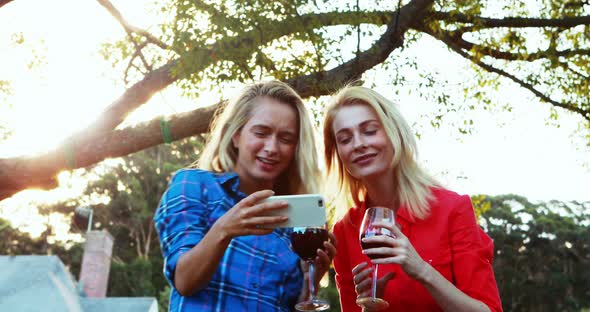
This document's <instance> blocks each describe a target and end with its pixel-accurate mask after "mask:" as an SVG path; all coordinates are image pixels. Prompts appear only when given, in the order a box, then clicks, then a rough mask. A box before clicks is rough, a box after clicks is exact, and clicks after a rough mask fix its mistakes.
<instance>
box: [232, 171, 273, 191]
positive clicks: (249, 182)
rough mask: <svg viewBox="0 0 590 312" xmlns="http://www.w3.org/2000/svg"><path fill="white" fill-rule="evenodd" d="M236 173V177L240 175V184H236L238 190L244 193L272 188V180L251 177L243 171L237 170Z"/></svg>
mask: <svg viewBox="0 0 590 312" xmlns="http://www.w3.org/2000/svg"><path fill="white" fill-rule="evenodd" d="M236 173H237V174H238V177H240V185H238V190H240V191H241V192H243V193H244V194H248V195H250V194H252V193H254V192H257V191H262V190H272V189H273V183H272V181H266V180H257V179H253V178H252V177H250V176H248V175H247V174H244V173H243V172H239V171H237V170H236Z"/></svg>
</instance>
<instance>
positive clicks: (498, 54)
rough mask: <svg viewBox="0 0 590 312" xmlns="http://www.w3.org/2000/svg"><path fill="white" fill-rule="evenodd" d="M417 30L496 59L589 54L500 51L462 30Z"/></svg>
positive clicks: (585, 51)
mask: <svg viewBox="0 0 590 312" xmlns="http://www.w3.org/2000/svg"><path fill="white" fill-rule="evenodd" d="M417 30H420V31H423V32H426V33H428V34H429V35H431V36H433V37H435V38H437V39H439V40H441V41H443V42H453V43H454V44H455V45H456V46H457V47H460V48H461V49H463V50H468V51H472V50H473V51H476V52H477V53H480V54H483V55H487V56H491V57H493V58H496V59H502V60H510V61H527V62H531V61H536V60H539V59H548V58H553V57H571V56H575V55H590V49H575V50H573V49H567V50H561V51H558V50H554V49H553V48H551V47H550V48H549V49H547V50H544V51H537V52H533V53H528V54H527V53H512V52H506V51H500V50H498V49H494V48H490V47H486V46H483V45H478V44H474V43H472V42H469V41H467V40H465V39H463V37H462V34H463V32H459V31H453V32H451V31H445V30H438V31H436V32H435V31H433V30H428V28H427V27H426V26H423V25H420V26H418V27H417Z"/></svg>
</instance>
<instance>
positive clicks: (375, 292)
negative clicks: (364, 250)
mask: <svg viewBox="0 0 590 312" xmlns="http://www.w3.org/2000/svg"><path fill="white" fill-rule="evenodd" d="M377 270H379V264H373V285H372V287H371V291H372V294H373V299H374V298H377Z"/></svg>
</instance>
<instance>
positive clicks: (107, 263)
mask: <svg viewBox="0 0 590 312" xmlns="http://www.w3.org/2000/svg"><path fill="white" fill-rule="evenodd" d="M112 253H113V236H112V235H111V234H110V233H109V232H107V231H106V230H102V231H88V232H87V233H86V243H85V245H84V256H83V257H82V268H81V270H80V283H82V286H83V287H84V293H85V294H86V296H87V297H93V298H104V297H106V294H107V286H108V284H109V271H110V269H111V255H112Z"/></svg>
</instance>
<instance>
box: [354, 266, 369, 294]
mask: <svg viewBox="0 0 590 312" xmlns="http://www.w3.org/2000/svg"><path fill="white" fill-rule="evenodd" d="M367 271H372V270H367ZM371 282H372V280H371V278H370V277H369V276H368V275H367V277H366V278H365V279H364V280H362V281H361V282H360V283H358V284H356V285H354V291H355V292H356V293H357V296H362V295H363V294H364V293H366V292H369V293H370V292H371Z"/></svg>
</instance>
